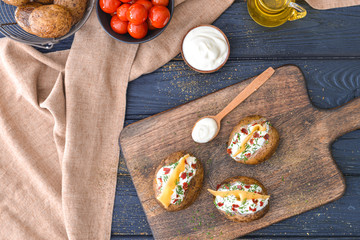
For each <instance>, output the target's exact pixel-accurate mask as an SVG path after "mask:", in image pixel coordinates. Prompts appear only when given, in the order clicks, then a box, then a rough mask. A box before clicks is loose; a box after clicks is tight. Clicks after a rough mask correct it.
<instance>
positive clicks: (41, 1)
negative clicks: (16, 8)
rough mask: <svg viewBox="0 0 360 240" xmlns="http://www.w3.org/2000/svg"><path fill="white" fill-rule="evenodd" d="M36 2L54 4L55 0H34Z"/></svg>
mask: <svg viewBox="0 0 360 240" xmlns="http://www.w3.org/2000/svg"><path fill="white" fill-rule="evenodd" d="M34 2H36V3H41V4H53V3H54V0H34Z"/></svg>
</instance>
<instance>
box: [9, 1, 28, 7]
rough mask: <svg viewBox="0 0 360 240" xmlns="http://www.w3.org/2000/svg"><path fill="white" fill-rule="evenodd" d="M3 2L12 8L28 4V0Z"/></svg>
mask: <svg viewBox="0 0 360 240" xmlns="http://www.w3.org/2000/svg"><path fill="white" fill-rule="evenodd" d="M3 2H4V3H6V4H9V5H13V6H21V5H24V4H27V3H28V2H30V0H3Z"/></svg>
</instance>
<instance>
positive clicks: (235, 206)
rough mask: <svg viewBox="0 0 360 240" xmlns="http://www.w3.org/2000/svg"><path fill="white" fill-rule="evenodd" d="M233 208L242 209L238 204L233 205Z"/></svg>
mask: <svg viewBox="0 0 360 240" xmlns="http://www.w3.org/2000/svg"><path fill="white" fill-rule="evenodd" d="M232 207H233V208H238V207H240V206H239V205H237V204H233V205H232Z"/></svg>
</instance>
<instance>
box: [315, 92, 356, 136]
mask: <svg viewBox="0 0 360 240" xmlns="http://www.w3.org/2000/svg"><path fill="white" fill-rule="evenodd" d="M320 112H321V115H322V116H321V120H320V127H325V128H326V129H328V130H329V132H328V133H329V135H330V137H331V139H332V140H334V139H335V138H337V137H340V136H342V135H344V134H346V133H348V132H351V131H354V130H357V129H360V98H356V99H354V100H351V101H350V102H348V103H347V104H345V105H343V106H340V107H337V108H335V109H331V110H320Z"/></svg>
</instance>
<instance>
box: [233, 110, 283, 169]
mask: <svg viewBox="0 0 360 240" xmlns="http://www.w3.org/2000/svg"><path fill="white" fill-rule="evenodd" d="M278 145H279V133H278V131H277V130H276V129H275V128H274V127H273V126H272V125H271V124H270V122H269V121H267V120H266V118H264V117H261V116H258V115H255V116H248V117H246V118H244V119H242V120H241V121H240V122H239V124H238V125H236V126H235V127H234V129H233V130H232V132H231V134H230V137H229V142H228V147H227V153H228V154H229V155H230V156H231V157H232V158H233V159H234V160H235V161H237V162H240V163H244V164H259V163H261V162H264V161H265V160H267V159H269V158H270V157H271V156H272V155H273V154H274V153H275V151H276V149H277V147H278Z"/></svg>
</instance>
